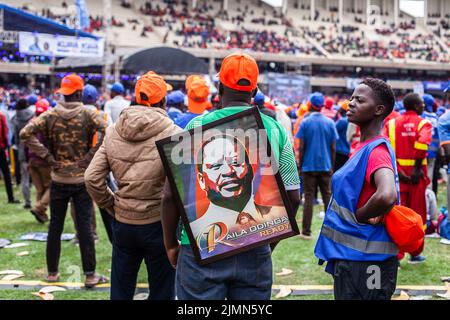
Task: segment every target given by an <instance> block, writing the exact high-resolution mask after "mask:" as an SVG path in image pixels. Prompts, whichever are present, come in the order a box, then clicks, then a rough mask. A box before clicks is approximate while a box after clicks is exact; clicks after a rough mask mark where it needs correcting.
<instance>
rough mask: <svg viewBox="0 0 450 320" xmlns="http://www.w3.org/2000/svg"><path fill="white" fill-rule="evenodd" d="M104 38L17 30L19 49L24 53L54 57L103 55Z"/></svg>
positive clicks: (99, 56)
mask: <svg viewBox="0 0 450 320" xmlns="http://www.w3.org/2000/svg"><path fill="white" fill-rule="evenodd" d="M103 50H104V40H103V39H101V38H100V39H94V38H86V37H71V36H59V35H52V34H45V33H31V32H19V51H20V52H21V53H24V54H32V55H41V56H55V57H98V58H101V57H103Z"/></svg>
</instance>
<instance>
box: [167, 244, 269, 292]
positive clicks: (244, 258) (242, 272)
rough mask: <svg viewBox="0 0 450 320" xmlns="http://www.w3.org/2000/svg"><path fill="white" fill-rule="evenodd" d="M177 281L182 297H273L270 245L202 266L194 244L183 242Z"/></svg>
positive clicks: (177, 289) (177, 287) (178, 290)
mask: <svg viewBox="0 0 450 320" xmlns="http://www.w3.org/2000/svg"><path fill="white" fill-rule="evenodd" d="M175 283H176V295H177V298H178V299H179V300H224V299H225V298H226V299H228V300H270V296H271V291H272V258H271V251H270V247H269V246H268V245H266V246H262V247H258V248H255V249H252V250H250V251H246V252H243V253H240V254H238V255H235V256H232V257H229V258H225V259H222V260H220V261H217V262H213V263H210V264H207V265H204V266H199V265H198V264H197V262H196V261H195V257H194V253H193V251H192V249H191V247H190V246H186V245H183V246H181V249H180V253H179V256H178V262H177V275H176V282H175Z"/></svg>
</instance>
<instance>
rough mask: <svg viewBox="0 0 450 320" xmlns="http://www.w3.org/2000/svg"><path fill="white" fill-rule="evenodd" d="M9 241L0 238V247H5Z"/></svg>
mask: <svg viewBox="0 0 450 320" xmlns="http://www.w3.org/2000/svg"><path fill="white" fill-rule="evenodd" d="M10 243H11V240H8V239H0V249H1V248H4V247H6V246H7V245H9V244H10Z"/></svg>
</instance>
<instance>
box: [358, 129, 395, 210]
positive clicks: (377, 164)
mask: <svg viewBox="0 0 450 320" xmlns="http://www.w3.org/2000/svg"><path fill="white" fill-rule="evenodd" d="M382 137H383V136H382V135H379V136H376V137H374V138H372V139H370V140H367V141H365V142H362V143H358V145H357V146H356V149H355V151H354V152H353V154H352V155H351V156H350V158H351V157H352V156H353V155H354V154H355V153H356V152H358V151H359V150H360V149H361V148H362V147H364V146H365V145H367V144H368V143H370V142H372V141H373V140H375V139H378V138H382ZM381 168H389V169H391V170H392V172H393V171H394V168H393V167H392V160H391V155H390V154H389V151H388V149H387V148H386V146H385V145H384V144H382V145H379V146H378V147H376V148H375V149H373V150H372V152H371V153H370V156H369V161H368V163H367V168H366V174H365V176H364V184H363V187H362V189H361V193H360V195H359V200H358V205H357V207H356V208H357V209H359V208H361V207H363V206H364V205H365V204H366V203H367V201H368V200H369V199H370V198H371V197H372V196H373V194H374V193H375V191H377V187H376V186H375V183H374V181H373V174H374V173H375V172H376V171H377V170H378V169H381Z"/></svg>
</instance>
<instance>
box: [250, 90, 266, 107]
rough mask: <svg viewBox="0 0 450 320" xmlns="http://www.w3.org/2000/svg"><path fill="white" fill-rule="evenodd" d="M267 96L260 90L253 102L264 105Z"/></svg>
mask: <svg viewBox="0 0 450 320" xmlns="http://www.w3.org/2000/svg"><path fill="white" fill-rule="evenodd" d="M265 98H266V97H265V96H264V93H262V92H261V91H258V92H257V93H256V95H255V97H254V98H253V103H254V104H255V105H258V106H262V105H264V99H265Z"/></svg>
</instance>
